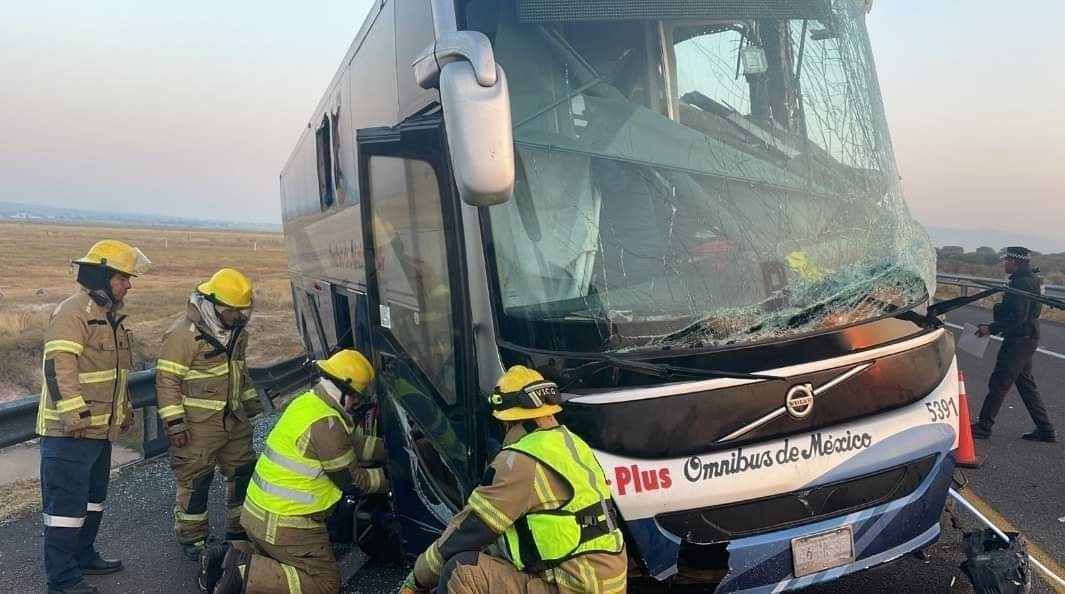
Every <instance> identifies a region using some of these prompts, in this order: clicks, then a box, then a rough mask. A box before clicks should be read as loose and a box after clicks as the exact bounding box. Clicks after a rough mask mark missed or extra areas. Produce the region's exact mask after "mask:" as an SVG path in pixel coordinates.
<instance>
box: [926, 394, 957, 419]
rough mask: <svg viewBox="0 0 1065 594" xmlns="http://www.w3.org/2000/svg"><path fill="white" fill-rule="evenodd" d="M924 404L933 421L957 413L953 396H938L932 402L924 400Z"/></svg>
mask: <svg viewBox="0 0 1065 594" xmlns="http://www.w3.org/2000/svg"><path fill="white" fill-rule="evenodd" d="M924 406H925V408H927V409H928V416H930V417H931V418H932V422H933V423H938V422H940V421H945V420H947V419H949V418H951V417H955V416H957V415H958V405H957V403H955V402H954V399H953V398H940V399H939V400H933V401H932V402H925V403H924Z"/></svg>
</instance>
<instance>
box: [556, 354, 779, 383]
mask: <svg viewBox="0 0 1065 594" xmlns="http://www.w3.org/2000/svg"><path fill="white" fill-rule="evenodd" d="M579 356H580V357H582V358H584V357H594V359H595V360H594V361H592V362H590V363H585V364H584V365H581V366H579V367H575V368H573V369H571V370H569V371H567V372H566V373H565V374H564V375H565V377H566V381H568V382H569V385H572V384H574V383H576V382H578V381H580V380H581V379H583V378H585V377H587V376H588V375H589V374H591V373H595V372H597V371H601V370H603V369H604V368H606V367H616V368H618V369H625V370H627V371H633V372H636V373H641V374H644V375H650V376H653V377H659V378H662V379H675V378H683V377H687V378H691V377H699V378H731V379H745V380H759V381H779V380H784V379H787V378H784V377H780V376H776V375H767V374H761V373H746V372H743V371H725V370H722V369H706V368H702V367H684V366H680V365H671V364H668V363H651V362H648V361H639V360H636V359H626V358H623V357H618V356H617V355H612V354H610V353H582V354H581V355H579ZM567 387H568V386H567Z"/></svg>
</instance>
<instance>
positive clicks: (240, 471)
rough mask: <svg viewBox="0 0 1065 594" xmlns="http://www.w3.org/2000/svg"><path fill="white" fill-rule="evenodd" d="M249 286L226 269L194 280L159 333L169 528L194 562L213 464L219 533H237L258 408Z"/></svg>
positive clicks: (203, 533) (203, 534)
mask: <svg viewBox="0 0 1065 594" xmlns="http://www.w3.org/2000/svg"><path fill="white" fill-rule="evenodd" d="M252 305H253V303H252V284H251V281H249V280H248V277H246V276H244V275H243V274H241V273H240V272H238V271H236V270H233V269H232V268H223V269H221V270H219V271H218V272H216V273H215V274H214V275H213V276H212V277H211V278H210V280H208V281H206V282H204V283H201V284H200V285H199V286H197V287H196V290H195V291H194V292H193V293H192V295H191V296H190V297H189V301H188V303H187V306H186V309H185V312H184V313H182V314H181V316H180V317H179V318H178V319H176V320H175V321H174V323H173V324H172V325H171V326H170V328H169V329H167V331H166V333H165V334H164V335H163V347H162V350H161V351H160V353H159V361H158V362H157V363H156V375H155V393H156V398H157V400H158V402H159V417H160V418H161V419H162V421H163V425H164V426H165V427H166V431H167V435H168V436H169V438H170V468H171V470H172V471H173V473H174V484H175V487H176V503H175V505H174V530H175V532H176V535H177V541H178V543H180V544H181V545H182V547H183V548H184V552H185V555H186V556H187V557H188V558H189V559H191V560H193V561H196V560H198V559H199V556H200V552H201V551H202V549H203V547H204V545H205V544H206V542H207V537H208V525H207V494H208V491H209V490H210V486H211V481H212V479H213V478H214V473H215V467H218V468H219V469H220V470H221V471H222V476H224V477H225V482H226V538H227V539H236V538H243V530H242V529H241V527H240V507H241V504H242V503H244V494H245V493H246V492H247V490H248V481H250V480H251V473H252V469H253V468H254V467H255V450H254V449H252V442H251V439H252V423H253V422H254V419H255V418H257V417H258V416H259V415H260V414H261V413H262V406H261V405H260V404H259V399H258V393H257V392H256V390H255V387H254V386H253V385H252V382H251V378H250V377H249V376H248V370H247V366H246V364H245V351H246V350H247V344H248V332H247V330H246V329H245V326H246V324H247V323H248V320H249V319H250V317H251V312H252Z"/></svg>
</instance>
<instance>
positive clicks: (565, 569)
mask: <svg viewBox="0 0 1065 594" xmlns="http://www.w3.org/2000/svg"><path fill="white" fill-rule="evenodd" d="M527 425H530V424H529V423H525V424H515V425H513V426H512V427H511V428H510V429H509V430H508V431H507V434H506V436H505V438H504V441H503V444H504V448H503V450H501V451H500V452H499V453H498V454H497V455H496V457H495V459H494V460H492V463H491V465H489V467H488V470H487V471H486V472H485V475H484V478H483V479H482V481H481V484H480V485H478V486H477V488H476V489H474V490H473V493H471V494H470V497H469V499H468V500H467V502H466V506H465V507H463V508H462V509H461V510H460V511H459V512H458V513H457V514H455V516H454V517H453V518H452V519H451V520H450V521H449V522H448V525H447V528H446V529H445V530H444V532H443V534H441V535H440V537H439V538H438V539H437V540H436V541H435V542H433V544H431V545H430V546H429V548H428V549H426V551H425V552H424V553H422V554H421V555H419V556H418V559H417V560H416V562H415V564H414V577H415V580H416V581H417V582H418V584H419V585H420V586H422V587H424V588H430V587H433V586H435V585H436V584H437V583H438V581H439V579H440V575H441V573H442V572H443V567H444V564H445V561H446V560H447V559H450V558H452V557H454V556H455V555H456V554H458V553H461V552H465V551H481V550H482V549H483V547H485V546H487V545H490V544H492V543H493V542H498V541H499V540H502V543H501V546H500V547H499V548H500V549H502V551H503V552H504V554H506V555H507V556H508V557H509V558H510V561H511V562H512V563H514V565H515V567H518V568H520V569H522V570H523V571H526V572H529V573H534V574H537V575H538V576H539V577H540V578H541V579H543V580H545V581H547V582H548V583H551V584H554V585H555V586H556V587H557V588H558V589H559V591H560V592H563V593H564V594H570V593H578V592H579V593H582V594H584V593H595V594H621V593H623V592H625V590H626V584H627V579H628V558H627V555H626V553H625V544H624V540H623V537H622V535H621V532H620V530H618V529H617V527H616V526H615V525H614V519H613V517H611V516H612V512H611V510H612V509H613V506H612V505H611V502H610V499H609V491H606V490H605V488H606V481H605V478H604V477H603V471H602V469H601V468H600V466H599V464H598V462H597V461H596V460H595V459H594V458H593V457H592V453H591V450H590V449H588V446H587V445H584V442H583V441H580V439H579V438H577V437H576V436H575V435H572V434H571V433H569V431H567V430H565V429H564V428H562V427H560V426H557V425H556V426H555V427H551V428H539V429H537V430H535V431H532V432H531V433H526V426H527ZM533 436H536V437H533ZM530 438H532V439H531V440H530V441H528V442H526V441H525V440H527V439H530ZM568 438H572V440H573V446H574V447H573V450H575V451H576V454H574V453H572V451H571V449H570V446H569V445H568V444H567V440H568ZM589 473H590V474H589ZM604 507H605V508H606V509H605V510H604ZM549 515H556V516H557V518H556V519H547V518H546V516H549ZM608 518H609V519H608ZM533 526H535V528H533ZM533 530H536V532H535V536H533V534H534V533H533V532H532V531H533ZM550 531H555V532H557V533H551V532H550ZM500 537H502V538H500ZM522 547H525V548H522Z"/></svg>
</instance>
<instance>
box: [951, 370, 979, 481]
mask: <svg viewBox="0 0 1065 594" xmlns="http://www.w3.org/2000/svg"><path fill="white" fill-rule="evenodd" d="M958 408H960V409H961V410H959V411H958V459H957V461H956V462H955V465H956V466H960V467H962V468H980V466H981V465H982V464H983V463H984V461H983V459H981V458H978V457H977V456H976V445H975V444H974V443H973V427H972V420H971V419H970V418H969V397H968V396H966V394H965V374H963V373H962V371H961V370H960V369H959V370H958Z"/></svg>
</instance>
